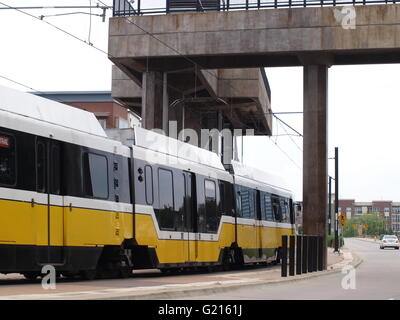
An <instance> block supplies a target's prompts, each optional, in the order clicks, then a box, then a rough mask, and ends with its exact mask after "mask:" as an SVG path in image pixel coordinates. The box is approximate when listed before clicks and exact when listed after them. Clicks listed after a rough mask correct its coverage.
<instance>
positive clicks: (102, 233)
mask: <svg viewBox="0 0 400 320" xmlns="http://www.w3.org/2000/svg"><path fill="white" fill-rule="evenodd" d="M64 219H65V222H64V223H65V236H64V237H65V245H66V246H93V245H120V244H121V243H122V242H123V241H124V239H131V238H132V237H133V232H132V231H133V220H132V219H133V216H132V214H131V213H120V212H110V211H102V210H93V209H81V208H73V209H72V210H70V209H69V208H68V207H65V208H64Z"/></svg>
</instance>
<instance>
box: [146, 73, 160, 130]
mask: <svg viewBox="0 0 400 320" xmlns="http://www.w3.org/2000/svg"><path fill="white" fill-rule="evenodd" d="M163 84H164V81H163V73H161V72H157V71H150V72H143V84H142V119H143V120H142V121H143V127H144V128H146V129H162V128H163V116H162V115H163V104H164V103H163V95H164V89H163Z"/></svg>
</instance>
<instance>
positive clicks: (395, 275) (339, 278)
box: [189, 239, 400, 300]
mask: <svg viewBox="0 0 400 320" xmlns="http://www.w3.org/2000/svg"><path fill="white" fill-rule="evenodd" d="M345 246H346V247H347V248H349V249H350V250H351V251H353V252H355V253H356V254H357V255H358V256H359V257H361V258H362V259H363V263H362V264H361V265H360V266H359V267H358V268H357V269H355V282H352V281H351V280H350V279H348V278H349V275H350V274H349V273H345V274H342V273H335V274H331V275H326V276H320V277H315V278H311V279H307V280H301V281H294V282H289V283H285V284H277V285H266V286H257V287H254V288H249V287H246V288H243V289H238V290H234V291H231V292H224V293H217V294H213V295H210V294H208V295H207V296H197V297H190V298H189V299H198V300H210V299H221V300H226V299H237V300H241V299H251V300H270V299H271V300H292V299H301V300H303V299H304V300H359V299H360V300H367V299H373V300H376V299H377V300H382V299H383V300H387V299H389V300H400V250H394V249H385V250H380V249H379V245H378V244H377V243H372V242H367V241H365V240H356V239H346V242H345ZM346 276H347V278H346V280H343V278H344V277H346ZM342 282H343V283H344V284H345V287H347V288H348V289H344V288H343V287H342ZM351 284H355V288H354V289H352V288H351V286H350V285H351Z"/></svg>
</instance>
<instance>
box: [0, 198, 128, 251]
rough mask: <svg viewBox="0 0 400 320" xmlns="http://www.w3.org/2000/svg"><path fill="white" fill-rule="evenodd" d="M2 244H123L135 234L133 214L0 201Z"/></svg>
mask: <svg viewBox="0 0 400 320" xmlns="http://www.w3.org/2000/svg"><path fill="white" fill-rule="evenodd" d="M0 208H1V212H2V214H0V226H1V227H0V244H15V245H36V246H47V245H49V244H50V245H51V246H93V245H100V246H102V245H120V244H121V243H122V242H123V241H124V239H132V237H133V215H132V214H131V213H119V212H110V211H101V210H92V209H81V208H72V210H70V208H69V207H60V206H50V243H49V238H48V237H49V232H48V226H49V224H48V206H47V205H43V204H34V206H32V204H31V203H28V202H22V201H11V200H0Z"/></svg>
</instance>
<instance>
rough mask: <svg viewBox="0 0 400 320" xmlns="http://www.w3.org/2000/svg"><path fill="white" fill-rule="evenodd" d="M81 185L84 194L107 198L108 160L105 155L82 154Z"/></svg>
mask: <svg viewBox="0 0 400 320" xmlns="http://www.w3.org/2000/svg"><path fill="white" fill-rule="evenodd" d="M83 170H84V172H83V175H84V181H83V187H84V192H85V195H86V196H89V197H93V198H98V199H107V198H108V162H107V158H106V157H105V156H102V155H99V154H95V153H89V152H86V153H84V155H83Z"/></svg>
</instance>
